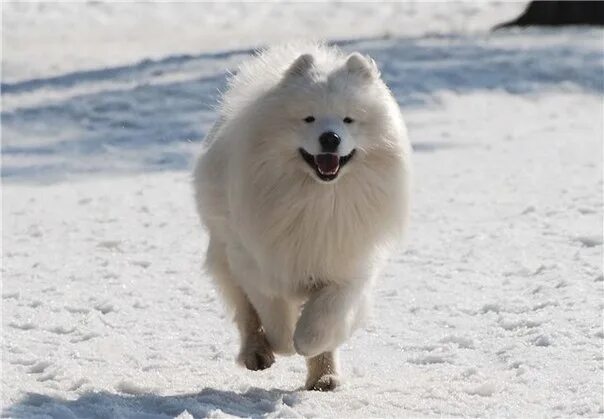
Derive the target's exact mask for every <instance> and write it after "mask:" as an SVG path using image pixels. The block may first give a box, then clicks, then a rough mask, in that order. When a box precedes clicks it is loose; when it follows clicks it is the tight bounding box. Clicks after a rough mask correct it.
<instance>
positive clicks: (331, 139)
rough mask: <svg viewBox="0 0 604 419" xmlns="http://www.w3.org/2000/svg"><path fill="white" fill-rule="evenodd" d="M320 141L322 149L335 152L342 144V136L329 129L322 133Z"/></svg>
mask: <svg viewBox="0 0 604 419" xmlns="http://www.w3.org/2000/svg"><path fill="white" fill-rule="evenodd" d="M319 142H320V143H321V149H322V151H324V152H326V153H333V152H335V151H336V150H337V149H338V146H339V145H340V137H338V134H336V133H335V132H332V131H327V132H324V133H323V134H321V136H320V137H319Z"/></svg>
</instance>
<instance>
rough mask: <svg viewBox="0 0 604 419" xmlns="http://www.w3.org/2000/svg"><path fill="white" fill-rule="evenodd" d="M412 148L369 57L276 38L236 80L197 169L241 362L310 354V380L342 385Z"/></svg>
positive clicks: (393, 231)
mask: <svg viewBox="0 0 604 419" xmlns="http://www.w3.org/2000/svg"><path fill="white" fill-rule="evenodd" d="M409 159H410V147H409V143H408V139H407V132H406V128H405V124H404V122H403V119H402V116H401V112H400V109H399V107H398V105H397V103H396V101H395V100H394V98H393V96H392V94H391V93H390V91H389V90H388V88H387V87H386V85H385V84H384V82H383V81H382V80H381V78H380V72H379V70H378V68H377V66H376V64H375V62H374V61H373V60H372V59H371V58H369V57H367V56H364V55H361V54H359V53H352V54H350V55H345V54H343V53H342V52H341V51H340V50H338V49H337V48H335V47H328V46H326V45H322V44H304V45H289V46H282V47H275V48H271V49H269V50H267V51H264V52H263V53H260V54H259V55H257V56H256V57H255V58H252V59H251V60H250V61H248V62H246V63H244V64H243V65H242V66H241V67H240V68H239V69H238V71H237V72H236V73H235V75H234V76H233V77H232V78H231V80H230V83H229V86H228V89H227V91H226V92H225V94H224V97H223V99H222V102H221V106H220V109H219V118H218V120H217V122H216V123H215V125H214V126H213V128H212V129H211V131H210V132H209V134H208V136H207V138H206V139H205V141H204V151H203V152H202V155H201V156H200V157H199V160H198V163H197V166H196V168H195V174H194V185H195V192H196V203H197V207H198V211H199V214H200V216H201V220H202V223H203V224H204V225H205V226H206V227H207V229H208V231H209V237H210V240H209V245H208V250H207V257H206V267H207V269H208V271H209V273H210V274H211V276H212V277H213V278H214V280H215V281H216V283H217V285H218V288H219V289H220V291H221V292H222V294H223V296H224V299H225V300H226V302H227V305H228V306H229V307H230V308H231V309H232V311H233V316H234V321H235V323H236V325H237V327H238V329H239V333H240V337H241V351H240V354H239V357H238V360H239V362H240V363H241V364H243V365H244V366H245V367H246V368H248V369H250V370H262V369H265V368H268V367H270V366H271V365H272V364H273V362H274V360H275V358H274V354H294V353H298V354H300V355H303V356H304V357H306V361H307V366H308V375H307V380H306V388H307V389H313V390H331V389H333V388H335V387H336V386H337V385H338V383H339V372H338V365H337V364H338V363H337V359H336V349H337V347H338V346H339V345H340V344H342V343H343V342H344V341H345V340H346V339H348V338H349V337H350V335H351V334H352V333H353V331H354V330H355V329H356V328H357V327H358V326H359V325H360V324H361V321H362V319H363V318H364V317H365V315H366V312H367V305H368V296H369V290H370V286H371V284H372V282H373V280H374V279H375V277H376V275H377V274H378V270H379V268H380V266H381V265H382V262H383V261H384V258H385V256H386V255H387V250H388V249H389V248H391V245H392V244H393V243H395V242H397V240H398V239H399V238H400V237H401V234H402V232H403V229H404V226H405V224H406V218H407V212H408V210H407V208H408V202H409V197H408V185H409V180H410V164H409V163H410V162H409Z"/></svg>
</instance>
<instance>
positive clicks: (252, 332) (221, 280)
mask: <svg viewBox="0 0 604 419" xmlns="http://www.w3.org/2000/svg"><path fill="white" fill-rule="evenodd" d="M206 268H207V269H208V271H209V272H210V274H211V275H212V276H213V278H214V279H215V282H216V284H217V285H218V288H219V290H220V292H221V294H222V295H223V297H224V300H225V301H226V304H227V306H228V308H230V309H231V310H232V311H233V314H234V316H233V317H234V320H235V323H236V324H237V328H238V329H239V336H240V338H241V350H240V352H239V356H238V357H237V361H238V362H239V363H240V364H242V365H244V366H245V367H246V368H247V369H249V370H254V371H255V370H263V369H266V368H268V367H270V366H271V365H272V364H273V363H274V362H275V356H274V355H273V351H272V349H271V347H270V345H269V343H268V340H267V338H266V335H265V333H264V330H263V329H262V324H261V323H260V318H259V317H258V313H257V312H256V310H255V309H254V307H253V306H252V304H251V303H250V301H249V299H248V298H247V296H246V295H245V293H244V292H243V290H242V289H241V287H240V286H239V285H237V284H236V283H235V281H234V280H233V276H232V273H231V269H230V267H229V264H228V260H227V258H226V253H225V249H224V245H222V244H219V243H216V241H215V240H213V239H210V244H209V245H208V253H207V258H206Z"/></svg>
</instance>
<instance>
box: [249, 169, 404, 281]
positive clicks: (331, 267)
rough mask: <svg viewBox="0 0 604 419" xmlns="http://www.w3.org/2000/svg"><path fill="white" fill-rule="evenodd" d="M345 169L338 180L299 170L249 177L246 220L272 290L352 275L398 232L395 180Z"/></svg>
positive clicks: (363, 272)
mask: <svg viewBox="0 0 604 419" xmlns="http://www.w3.org/2000/svg"><path fill="white" fill-rule="evenodd" d="M346 175H347V176H346ZM346 175H345V176H343V178H342V179H339V180H338V182H335V183H334V184H333V185H330V184H319V183H317V182H316V181H315V180H314V179H311V178H310V177H300V176H297V177H295V178H294V179H292V178H291V177H287V176H283V177H282V178H280V179H277V180H275V181H274V182H273V183H267V182H265V181H263V182H255V183H254V182H253V180H252V181H251V182H252V183H253V184H252V185H250V186H251V187H250V188H249V189H246V190H248V191H252V193H251V194H250V195H248V196H247V199H245V201H247V203H246V205H245V207H244V208H242V210H243V212H242V218H241V219H242V220H243V221H244V225H245V228H244V230H247V231H248V234H247V236H248V237H249V238H250V240H249V241H248V243H247V246H246V247H248V249H249V250H250V251H251V253H252V254H253V255H254V256H255V259H256V260H257V262H258V264H259V267H260V268H261V270H262V271H263V272H264V274H265V277H266V278H265V279H264V280H266V281H267V283H266V284H264V285H266V286H267V288H270V289H271V290H275V289H280V290H282V291H286V292H294V293H299V292H303V291H304V290H305V289H307V288H310V289H312V288H313V287H317V286H321V285H324V284H326V283H334V282H335V283H341V282H345V281H351V280H355V279H357V278H355V276H358V275H366V274H368V273H369V271H370V270H371V264H372V263H373V260H372V258H374V257H375V256H376V254H377V253H378V251H379V250H380V249H379V246H380V245H383V244H384V243H385V240H387V238H388V237H387V236H389V235H396V234H397V232H395V230H397V229H398V224H399V222H400V220H401V213H402V208H398V205H399V198H398V196H397V193H395V192H394V191H392V190H391V187H390V186H389V185H390V184H389V183H388V182H382V184H381V185H380V184H377V185H376V184H375V180H376V179H372V174H371V173H363V172H362V171H361V170H358V171H357V173H356V174H355V175H353V174H352V173H350V174H346ZM399 185H400V184H399ZM252 238H253V240H254V241H253V242H252ZM358 279H360V278H358ZM363 279H366V278H363Z"/></svg>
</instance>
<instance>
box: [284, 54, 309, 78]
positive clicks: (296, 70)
mask: <svg viewBox="0 0 604 419" xmlns="http://www.w3.org/2000/svg"><path fill="white" fill-rule="evenodd" d="M314 63H315V59H314V57H313V56H312V55H310V54H302V55H300V56H299V57H298V58H296V61H294V62H293V63H292V65H290V66H289V68H288V69H287V70H286V71H285V78H290V77H299V76H305V75H306V74H308V72H309V71H310V69H311V68H312V66H313V65H314Z"/></svg>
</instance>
